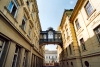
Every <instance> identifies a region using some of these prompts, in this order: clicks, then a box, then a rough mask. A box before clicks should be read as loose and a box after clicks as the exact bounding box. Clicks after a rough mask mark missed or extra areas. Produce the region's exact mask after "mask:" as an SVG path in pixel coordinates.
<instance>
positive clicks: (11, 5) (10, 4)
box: [8, 1, 13, 12]
mask: <svg viewBox="0 0 100 67" xmlns="http://www.w3.org/2000/svg"><path fill="white" fill-rule="evenodd" d="M12 7H13V2H12V1H10V3H9V5H8V10H9V11H10V12H11V10H12Z"/></svg>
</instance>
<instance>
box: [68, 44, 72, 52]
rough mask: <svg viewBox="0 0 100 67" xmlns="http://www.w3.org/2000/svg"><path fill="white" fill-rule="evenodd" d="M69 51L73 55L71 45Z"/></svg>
mask: <svg viewBox="0 0 100 67" xmlns="http://www.w3.org/2000/svg"><path fill="white" fill-rule="evenodd" d="M69 51H70V54H72V48H71V44H70V45H69Z"/></svg>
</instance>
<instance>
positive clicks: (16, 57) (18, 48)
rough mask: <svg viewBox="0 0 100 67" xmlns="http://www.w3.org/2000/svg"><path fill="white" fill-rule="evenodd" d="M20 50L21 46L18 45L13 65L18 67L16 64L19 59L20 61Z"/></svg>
mask: <svg viewBox="0 0 100 67" xmlns="http://www.w3.org/2000/svg"><path fill="white" fill-rule="evenodd" d="M19 51H20V47H19V46H16V49H15V54H14V58H13V63H12V67H17V66H16V64H17V61H18V55H19Z"/></svg>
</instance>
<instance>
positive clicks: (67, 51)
mask: <svg viewBox="0 0 100 67" xmlns="http://www.w3.org/2000/svg"><path fill="white" fill-rule="evenodd" d="M66 55H67V56H68V51H67V48H66Z"/></svg>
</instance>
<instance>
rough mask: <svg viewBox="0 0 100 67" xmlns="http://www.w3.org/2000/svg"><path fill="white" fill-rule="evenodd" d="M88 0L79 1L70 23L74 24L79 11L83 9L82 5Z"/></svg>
mask: <svg viewBox="0 0 100 67" xmlns="http://www.w3.org/2000/svg"><path fill="white" fill-rule="evenodd" d="M85 1H86V0H78V1H77V3H76V6H75V8H74V10H73V13H72V15H71V17H70V21H71V22H73V20H74V19H75V17H76V16H77V14H78V12H79V10H80V9H81V7H82V5H83V4H84V2H85Z"/></svg>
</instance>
